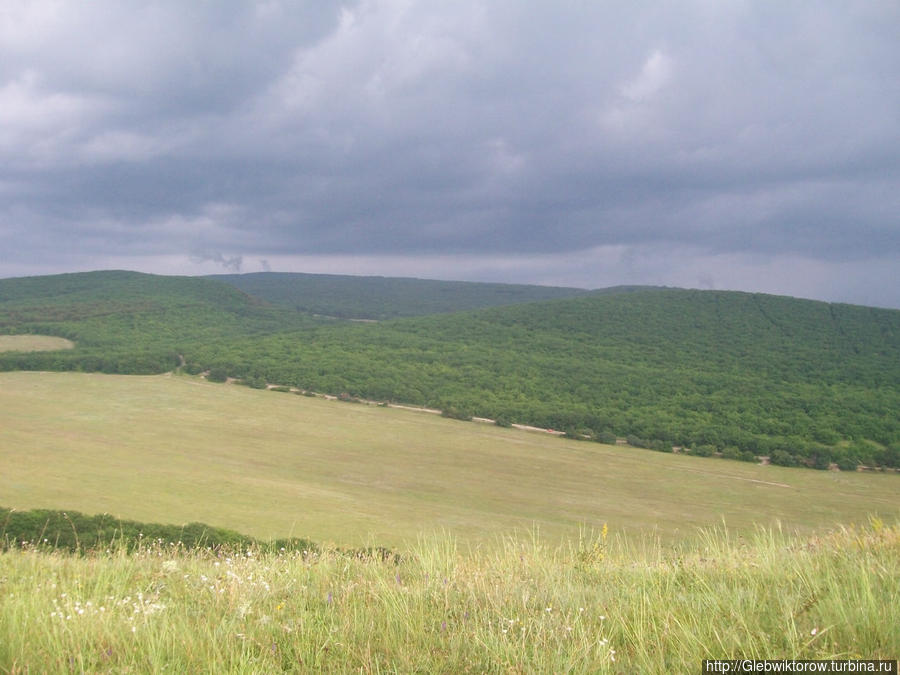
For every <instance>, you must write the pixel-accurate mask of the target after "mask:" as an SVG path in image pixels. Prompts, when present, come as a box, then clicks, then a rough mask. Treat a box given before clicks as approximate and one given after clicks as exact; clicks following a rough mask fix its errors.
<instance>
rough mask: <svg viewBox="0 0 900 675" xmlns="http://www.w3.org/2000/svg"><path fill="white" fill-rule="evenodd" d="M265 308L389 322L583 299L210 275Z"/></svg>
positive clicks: (369, 279)
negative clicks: (258, 300) (263, 302)
mask: <svg viewBox="0 0 900 675" xmlns="http://www.w3.org/2000/svg"><path fill="white" fill-rule="evenodd" d="M208 278H210V279H215V280H218V281H224V282H226V283H228V284H231V285H232V286H234V287H235V288H239V289H240V290H242V291H244V292H245V293H248V294H250V295H253V296H256V297H258V298H262V299H263V300H266V301H267V302H271V303H272V304H275V305H278V306H280V307H287V308H289V309H295V310H297V311H301V312H308V313H310V314H322V315H325V316H334V317H339V318H342V319H370V320H371V319H392V318H397V317H407V316H423V315H427V314H439V313H445V312H459V311H464V310H469V309H479V308H482V307H494V306H497V305H513V304H518V303H523V302H536V301H538V300H552V299H558V298H569V297H573V296H577V295H583V294H585V293H587V292H588V291H586V290H584V289H580V288H563V287H554V286H529V285H523V284H495V283H476V282H468V281H436V280H432V279H408V278H399V277H374V276H347V275H337V274H294V273H281V272H257V273H252V274H216V275H212V276H210V277H208Z"/></svg>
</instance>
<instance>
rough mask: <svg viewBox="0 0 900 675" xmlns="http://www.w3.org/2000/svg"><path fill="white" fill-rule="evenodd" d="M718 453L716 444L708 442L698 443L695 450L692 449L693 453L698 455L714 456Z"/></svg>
mask: <svg viewBox="0 0 900 675" xmlns="http://www.w3.org/2000/svg"><path fill="white" fill-rule="evenodd" d="M715 453H716V446H714V445H709V444H708V443H706V444H704V445H698V446H697V447H695V448H694V449H693V450H691V454H692V455H697V457H712V456H713V455H714V454H715Z"/></svg>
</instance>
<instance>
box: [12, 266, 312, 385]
mask: <svg viewBox="0 0 900 675" xmlns="http://www.w3.org/2000/svg"><path fill="white" fill-rule="evenodd" d="M306 323H308V320H307V319H305V317H302V316H299V315H297V314H296V313H292V312H285V311H282V310H277V309H274V308H270V307H265V306H264V305H263V303H261V302H260V301H259V300H257V299H255V298H251V297H250V296H248V295H247V294H245V293H243V292H241V291H239V290H237V289H236V288H233V287H232V286H230V285H228V284H224V283H219V282H216V281H212V280H209V279H202V278H198V277H166V276H159V275H153V274H141V273H138V272H127V271H104V272H85V273H76V274H59V275H53V276H41V277H23V278H14V279H0V334H4V333H7V334H8V333H12V334H15V333H18V334H23V333H34V334H45V335H55V336H59V337H64V338H67V339H69V340H72V341H74V342H75V344H76V348H75V349H74V350H70V351H65V352H50V353H3V354H2V355H0V370H14V369H25V370H73V369H79V370H100V371H105V372H119V373H159V372H163V371H166V370H171V369H173V368H175V367H176V366H177V365H178V362H179V360H178V356H177V355H178V353H180V352H182V351H183V350H184V349H185V347H186V346H187V345H188V344H193V343H196V342H198V341H205V340H212V341H215V340H219V339H222V338H223V337H234V336H241V335H255V334H259V333H273V332H277V331H281V330H285V329H289V328H299V327H301V326H303V325H305V324H306Z"/></svg>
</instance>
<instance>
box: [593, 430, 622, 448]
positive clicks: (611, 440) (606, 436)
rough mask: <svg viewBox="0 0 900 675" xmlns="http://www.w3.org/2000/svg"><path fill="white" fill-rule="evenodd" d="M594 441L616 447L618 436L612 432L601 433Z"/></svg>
mask: <svg viewBox="0 0 900 675" xmlns="http://www.w3.org/2000/svg"><path fill="white" fill-rule="evenodd" d="M594 440H595V441H597V442H598V443H606V444H607V445H615V444H616V440H618V439H617V438H616V435H615V434H614V433H613V432H611V431H601V432H599V433H598V434H597V435H596V436H594Z"/></svg>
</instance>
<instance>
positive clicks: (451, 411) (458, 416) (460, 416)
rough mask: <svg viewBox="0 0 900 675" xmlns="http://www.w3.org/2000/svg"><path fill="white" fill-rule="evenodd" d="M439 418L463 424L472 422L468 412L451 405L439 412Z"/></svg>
mask: <svg viewBox="0 0 900 675" xmlns="http://www.w3.org/2000/svg"><path fill="white" fill-rule="evenodd" d="M441 417H448V418H450V419H452V420H463V421H464V422H470V421H471V420H472V414H471V413H470V412H468V411H466V410H460V409H459V408H456V407H455V406H452V405H451V406H448V407H446V408H444V409H443V410H441Z"/></svg>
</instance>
